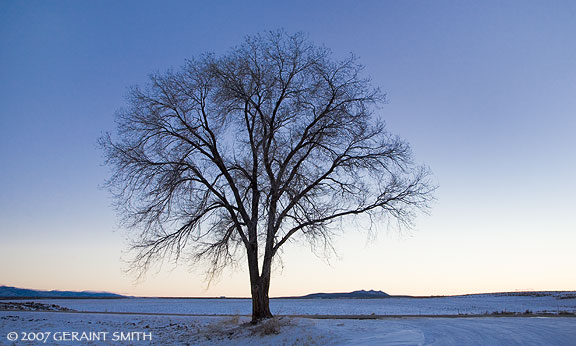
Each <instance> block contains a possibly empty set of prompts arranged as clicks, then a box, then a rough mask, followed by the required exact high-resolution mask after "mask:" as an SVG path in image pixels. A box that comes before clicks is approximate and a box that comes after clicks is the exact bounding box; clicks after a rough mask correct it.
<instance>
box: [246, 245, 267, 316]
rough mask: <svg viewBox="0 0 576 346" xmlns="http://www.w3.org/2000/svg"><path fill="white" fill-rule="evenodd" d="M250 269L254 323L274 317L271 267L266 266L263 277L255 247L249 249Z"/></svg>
mask: <svg viewBox="0 0 576 346" xmlns="http://www.w3.org/2000/svg"><path fill="white" fill-rule="evenodd" d="M248 269H249V271H250V288H251V294H252V323H258V322H260V321H261V320H263V319H266V318H270V317H272V313H270V298H268V290H269V289H270V265H269V264H268V263H265V264H264V268H263V270H262V272H263V273H262V275H260V274H259V268H258V252H257V250H256V247H255V246H249V249H248Z"/></svg>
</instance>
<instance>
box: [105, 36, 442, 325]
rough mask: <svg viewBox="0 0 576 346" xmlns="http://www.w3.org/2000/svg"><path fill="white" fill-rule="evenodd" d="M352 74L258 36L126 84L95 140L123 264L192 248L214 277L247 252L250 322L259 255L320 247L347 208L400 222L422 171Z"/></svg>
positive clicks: (306, 46)
mask: <svg viewBox="0 0 576 346" xmlns="http://www.w3.org/2000/svg"><path fill="white" fill-rule="evenodd" d="M362 69H363V68H362V66H361V65H360V64H358V62H357V59H356V58H354V57H350V58H348V59H344V60H338V61H337V60H335V59H333V58H332V57H331V53H330V51H329V50H328V49H326V48H323V47H318V46H315V45H313V44H312V43H310V42H309V41H308V40H307V39H306V37H305V36H304V35H302V34H296V35H292V36H290V35H288V34H286V33H284V32H271V33H268V34H265V35H258V36H254V37H249V38H247V39H246V41H245V42H244V43H243V44H242V45H240V46H238V47H236V48H234V49H232V50H231V51H230V52H229V53H227V54H225V55H223V56H221V57H216V56H213V55H205V56H202V57H201V58H199V59H195V60H190V61H188V62H187V64H186V65H185V66H184V67H182V68H181V69H180V70H178V71H177V72H168V73H164V74H155V75H153V76H151V77H150V83H149V85H147V87H146V88H144V89H141V88H133V89H132V90H131V92H130V94H129V99H128V107H127V108H125V109H123V110H121V111H119V112H118V115H117V125H118V139H114V140H113V139H112V138H111V137H110V135H106V136H104V137H103V138H101V139H100V143H101V145H102V146H103V148H104V149H105V153H106V157H107V164H109V165H111V166H112V167H113V172H114V174H113V176H112V177H111V178H110V180H109V181H108V186H109V188H110V190H111V191H112V193H113V194H114V195H115V197H116V201H117V207H118V209H119V211H120V214H121V215H122V216H123V220H124V221H125V222H126V224H127V225H128V226H130V227H132V228H135V229H136V230H138V234H139V235H138V237H136V244H135V246H134V247H135V249H137V256H136V258H135V262H134V263H135V264H136V266H137V267H139V268H141V269H146V268H148V266H149V265H150V264H151V263H152V262H153V261H155V260H158V259H160V258H166V257H169V258H173V259H175V260H178V259H179V258H180V257H181V255H184V254H191V255H192V258H193V259H195V260H203V261H208V262H209V264H210V274H212V275H215V274H218V273H219V272H220V271H221V270H222V269H223V268H224V267H226V266H228V265H230V264H232V263H236V262H237V261H238V260H239V259H240V258H246V259H247V261H248V269H249V274H250V285H251V294H252V319H253V321H254V322H257V321H259V320H261V319H264V318H268V317H271V316H272V315H271V313H270V309H269V298H268V291H269V287H270V274H271V268H272V263H273V260H274V258H275V256H276V255H277V254H278V250H279V249H280V248H281V247H282V246H283V245H284V244H286V242H288V241H289V240H292V239H295V238H296V237H305V239H307V240H309V241H312V242H316V241H318V240H320V241H321V242H324V243H325V244H330V235H331V230H333V229H334V227H336V226H337V225H336V224H335V222H336V221H338V220H342V219H343V218H346V217H349V216H355V215H369V216H370V217H376V216H384V217H390V218H391V219H393V220H397V221H399V222H400V223H402V224H409V223H410V222H411V220H412V219H413V217H414V211H415V209H418V208H425V207H426V206H427V202H428V201H429V199H430V193H431V191H432V187H431V185H430V184H429V183H428V180H427V175H428V173H427V170H426V169H425V168H423V167H419V166H416V165H415V164H414V163H413V162H412V159H411V154H410V150H409V146H408V145H407V144H406V143H405V142H403V141H402V140H401V139H399V138H398V137H395V136H392V135H390V134H389V133H388V132H387V131H386V130H385V127H384V124H383V122H382V121H381V120H379V118H378V117H377V116H374V115H373V112H374V110H375V108H376V106H377V105H378V104H379V103H381V102H382V101H383V100H384V95H383V94H382V93H381V92H380V91H379V90H378V89H377V88H373V87H372V86H371V84H370V81H369V79H367V78H365V77H362ZM244 256H245V257H244Z"/></svg>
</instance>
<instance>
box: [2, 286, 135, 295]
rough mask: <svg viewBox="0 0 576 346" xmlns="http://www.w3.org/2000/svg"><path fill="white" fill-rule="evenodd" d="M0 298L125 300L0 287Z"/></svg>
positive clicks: (97, 293)
mask: <svg viewBox="0 0 576 346" xmlns="http://www.w3.org/2000/svg"><path fill="white" fill-rule="evenodd" d="M0 298H125V296H122V295H119V294H115V293H108V292H91V291H83V292H74V291H39V290H30V289H25V288H17V287H10V286H0Z"/></svg>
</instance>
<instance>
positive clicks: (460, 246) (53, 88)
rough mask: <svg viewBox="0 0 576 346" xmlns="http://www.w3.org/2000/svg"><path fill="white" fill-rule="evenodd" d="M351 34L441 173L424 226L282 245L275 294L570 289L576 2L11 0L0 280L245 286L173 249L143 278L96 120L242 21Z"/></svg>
mask: <svg viewBox="0 0 576 346" xmlns="http://www.w3.org/2000/svg"><path fill="white" fill-rule="evenodd" d="M278 28H284V29H285V30H287V31H288V32H295V31H304V32H306V33H308V34H309V36H310V39H311V40H312V41H314V42H316V43H317V44H324V45H326V46H327V47H329V48H331V49H332V50H333V51H334V54H335V56H344V55H346V54H348V53H349V52H354V53H355V54H357V55H358V56H360V59H361V62H362V63H363V64H364V65H366V71H367V73H368V74H369V75H370V76H372V79H373V82H374V84H375V85H378V86H380V87H381V88H382V89H383V90H384V91H386V92H387V93H388V96H389V103H388V104H387V105H385V106H384V107H383V108H382V109H381V110H380V112H381V114H382V116H383V117H384V119H386V122H387V124H388V128H389V130H390V131H392V132H393V133H395V134H398V135H400V136H402V137H403V138H405V139H406V140H407V141H408V142H410V143H411V145H412V147H413V150H414V154H415V157H416V159H417V161H419V162H422V163H425V164H427V165H429V166H430V168H431V169H432V171H433V173H434V179H435V180H436V182H437V184H438V185H439V189H438V191H437V193H436V197H437V201H436V202H435V204H434V205H433V208H432V210H431V214H430V215H422V216H420V217H419V218H418V219H417V225H416V226H417V227H416V230H415V231H411V232H402V233H399V232H398V231H396V230H393V229H391V230H388V231H386V230H385V231H384V232H381V233H380V234H378V236H377V237H376V238H372V237H369V236H368V235H367V234H366V232H364V231H358V230H355V229H353V228H352V227H348V228H347V229H344V230H343V233H344V235H343V236H342V237H340V238H338V241H337V243H336V249H337V250H338V256H337V257H332V258H331V259H330V261H329V264H327V263H326V261H325V260H323V259H321V258H318V257H316V256H315V255H313V254H312V253H311V252H310V250H309V247H308V246H306V244H290V245H288V246H287V247H286V248H285V254H284V257H283V263H284V268H283V270H280V269H279V270H277V271H276V272H275V273H274V274H273V279H272V285H271V295H272V296H282V295H299V294H306V293H311V292H319V291H328V292H335V291H350V290H356V289H378V290H383V291H386V292H388V293H391V294H414V295H432V294H459V293H473V292H494V291H514V290H576V270H575V268H576V181H575V179H574V178H575V177H576V39H575V37H576V2H574V1H330V2H313V1H283V2H276V3H275V4H271V2H270V1H250V2H246V1H242V2H240V1H196V2H192V1H182V2H177V1H156V2H152V1H6V0H0V157H1V159H2V160H1V164H0V263H1V265H0V285H2V284H3V285H11V286H18V287H26V288H37V289H65V290H88V289H89V290H106V291H113V292H118V293H123V294H130V295H162V296H221V295H226V296H248V295H249V284H248V272H247V270H246V269H244V263H241V266H240V267H239V268H237V269H236V270H235V271H233V270H230V271H227V272H225V273H224V274H223V275H222V276H221V278H220V279H219V280H218V281H216V282H213V283H212V285H211V286H210V287H209V288H207V285H206V283H205V282H204V280H203V278H204V277H203V274H202V273H203V269H202V268H192V269H191V268H189V267H188V266H187V265H186V264H185V263H183V264H182V265H180V266H177V267H174V266H173V265H171V264H170V263H166V264H164V265H163V266H162V267H161V268H157V269H156V270H152V271H151V272H149V273H148V275H147V276H146V277H145V278H144V279H142V280H140V281H138V282H135V278H134V276H130V275H127V274H125V273H124V271H123V270H124V269H126V267H127V266H126V265H125V263H124V262H123V261H124V260H126V259H127V258H128V256H127V255H126V254H125V253H124V252H125V250H126V249H127V247H126V239H127V238H128V237H129V234H127V232H125V231H124V230H122V229H120V228H119V227H118V226H117V222H116V220H117V219H116V215H115V213H114V211H113V210H112V208H111V206H110V205H111V202H112V200H111V199H110V196H109V195H108V193H107V192H106V191H105V190H102V189H99V186H100V185H102V183H103V182H104V180H105V179H106V177H107V176H108V174H109V171H108V169H107V168H106V167H103V166H102V163H103V158H102V153H101V152H100V151H99V149H98V147H97V145H96V141H97V138H98V137H99V136H100V135H101V134H102V133H104V132H106V131H114V129H115V128H114V120H113V114H114V111H115V110H116V109H118V108H120V107H122V106H123V105H124V95H125V94H126V90H127V87H128V86H131V85H136V84H142V83H144V82H145V81H146V79H147V75H148V74H149V73H152V72H155V71H165V70H167V69H168V68H171V67H173V68H177V67H179V66H180V65H182V64H183V63H184V60H185V59H186V58H190V57H193V56H195V55H198V54H201V53H203V52H214V53H216V54H219V53H223V52H226V51H227V50H228V49H229V48H230V47H231V46H233V45H236V44H239V43H240V42H241V41H242V40H243V38H244V36H246V35H251V34H255V33H259V32H262V31H265V30H273V29H278Z"/></svg>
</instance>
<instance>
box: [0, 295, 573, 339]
mask: <svg viewBox="0 0 576 346" xmlns="http://www.w3.org/2000/svg"><path fill="white" fill-rule="evenodd" d="M38 302H39V303H42V304H57V305H60V306H62V307H66V308H70V309H74V310H78V311H84V312H54V311H50V312H41V311H0V345H41V344H46V345H576V317H574V316H573V315H572V317H570V316H568V315H563V316H568V317H562V316H556V317H535V316H515V317H502V316H486V317H453V318H447V317H417V316H416V317H400V316H396V317H384V318H379V319H371V320H358V319H349V318H331V319H316V318H313V317H314V315H336V316H333V317H337V315H371V314H372V313H374V314H376V315H419V314H422V315H445V314H449V315H458V314H484V313H486V312H488V313H492V312H494V311H498V312H500V311H507V312H518V313H523V312H525V311H526V310H530V311H532V312H534V313H542V312H552V313H558V312H562V311H564V312H576V295H574V293H573V292H572V293H562V294H560V293H554V294H546V295H543V296H524V295H516V296H508V295H498V294H490V295H470V296H460V297H443V298H417V299H416V298H388V299H327V300H318V299H314V300H304V299H274V300H272V301H271V308H272V310H273V312H274V313H276V314H278V315H310V317H312V318H304V317H281V318H279V319H275V320H271V321H270V322H269V323H268V324H265V325H263V326H257V327H252V326H247V325H244V323H246V322H248V321H249V318H248V317H245V316H240V317H239V316H235V317H234V316H178V315H174V314H200V315H201V314H204V315H206V314H226V315H248V314H249V313H250V300H247V299H158V298H133V299H110V300H107V299H104V300H102V299H88V300H85V299H58V300H53V299H50V300H38ZM86 311H92V312H97V313H88V312H86ZM119 312H120V314H119ZM121 313H128V314H121ZM146 313H156V314H159V315H147V314H146ZM11 333H12V334H11ZM14 333H15V334H14ZM277 333H278V334H277ZM23 338H27V339H29V340H30V341H26V340H22V339H23Z"/></svg>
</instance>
